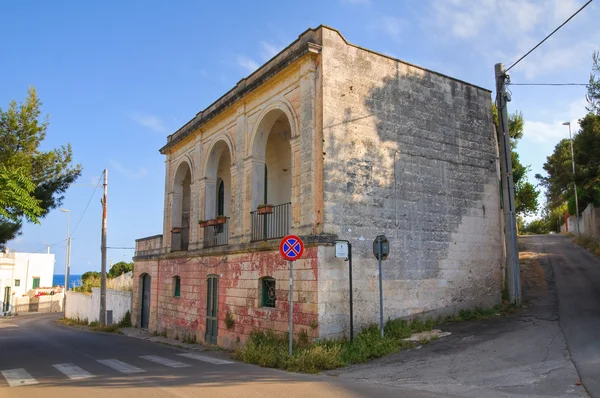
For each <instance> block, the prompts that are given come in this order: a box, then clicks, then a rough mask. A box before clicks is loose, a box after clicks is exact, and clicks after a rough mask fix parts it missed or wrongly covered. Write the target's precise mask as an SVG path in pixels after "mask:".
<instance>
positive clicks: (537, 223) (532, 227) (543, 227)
mask: <svg viewBox="0 0 600 398" xmlns="http://www.w3.org/2000/svg"><path fill="white" fill-rule="evenodd" d="M522 232H523V233H524V234H533V235H543V234H547V233H548V232H550V229H549V226H548V223H547V222H546V220H544V219H541V218H538V219H535V220H532V221H530V222H529V224H527V225H526V226H525V228H523V230H522Z"/></svg>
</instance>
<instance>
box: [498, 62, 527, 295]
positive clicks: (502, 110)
mask: <svg viewBox="0 0 600 398" xmlns="http://www.w3.org/2000/svg"><path fill="white" fill-rule="evenodd" d="M495 79H496V106H497V107H498V122H499V126H498V127H499V130H500V131H499V132H498V141H499V143H500V167H501V171H502V199H503V208H504V238H505V241H506V277H507V282H508V296H509V299H510V302H511V303H513V304H516V305H519V304H520V303H521V278H520V274H519V273H520V266H519V252H518V250H517V217H516V213H515V187H514V182H513V176H512V156H511V151H512V148H511V143H510V132H509V129H508V109H507V106H506V103H507V102H508V101H510V97H509V96H508V94H507V93H506V81H507V79H508V75H507V74H506V72H505V71H504V65H503V64H496V67H495Z"/></svg>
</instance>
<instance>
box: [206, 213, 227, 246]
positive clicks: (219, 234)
mask: <svg viewBox="0 0 600 398" xmlns="http://www.w3.org/2000/svg"><path fill="white" fill-rule="evenodd" d="M228 244H229V218H227V219H226V221H225V222H224V223H222V224H217V225H207V226H205V227H204V247H216V246H225V245H228Z"/></svg>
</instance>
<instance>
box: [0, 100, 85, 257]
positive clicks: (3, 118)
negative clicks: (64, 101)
mask: <svg viewBox="0 0 600 398" xmlns="http://www.w3.org/2000/svg"><path fill="white" fill-rule="evenodd" d="M40 106H41V101H40V99H39V98H38V97H37V92H36V90H35V89H34V88H30V89H29V95H28V97H27V99H26V100H25V102H24V103H20V104H17V102H16V101H11V102H10V104H9V106H8V108H7V109H6V110H3V109H2V108H0V165H2V170H0V174H1V175H2V176H0V179H1V181H0V183H1V185H0V186H2V191H3V192H2V194H1V196H0V202H1V205H0V207H1V208H2V209H3V210H2V211H0V246H2V245H4V244H5V243H6V242H8V241H9V240H11V239H14V238H15V237H16V236H17V235H18V234H19V233H20V232H19V231H20V229H21V226H22V222H23V220H25V221H29V222H38V221H39V218H40V217H44V216H45V215H46V214H47V213H48V212H49V211H50V210H51V209H54V208H56V207H58V206H60V205H61V203H62V201H63V199H64V196H63V194H64V192H65V191H66V190H67V188H68V187H69V186H70V185H71V184H72V183H73V182H74V181H75V180H76V179H77V178H78V177H79V176H80V175H81V166H80V165H76V166H72V165H71V162H72V151H71V146H70V145H69V144H66V145H64V146H61V147H59V148H56V149H52V150H50V151H41V150H40V149H39V147H40V144H41V143H42V141H44V139H45V138H46V130H47V128H48V119H47V118H46V119H45V120H44V121H40V120H39V117H40V114H41V111H40ZM5 187H8V189H5Z"/></svg>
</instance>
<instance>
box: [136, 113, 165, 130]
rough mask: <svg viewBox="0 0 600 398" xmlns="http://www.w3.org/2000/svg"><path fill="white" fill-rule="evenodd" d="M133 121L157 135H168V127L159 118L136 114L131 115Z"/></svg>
mask: <svg viewBox="0 0 600 398" xmlns="http://www.w3.org/2000/svg"><path fill="white" fill-rule="evenodd" d="M131 119H133V121H134V122H136V123H137V124H139V125H140V126H144V127H147V128H149V129H150V130H152V131H155V132H157V133H166V132H167V127H166V126H165V124H164V123H163V121H162V120H161V119H160V118H158V117H157V116H154V115H150V114H147V113H140V112H134V113H132V114H131Z"/></svg>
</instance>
